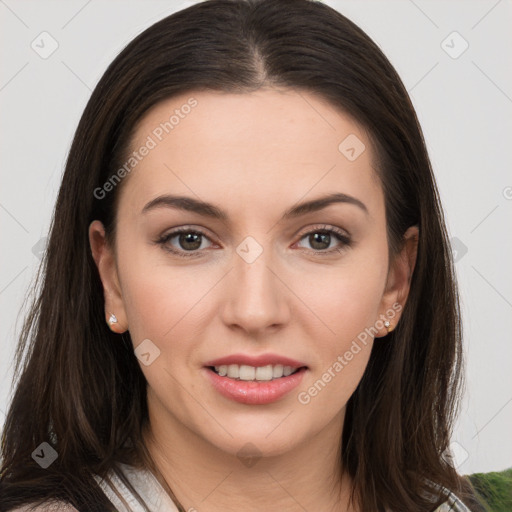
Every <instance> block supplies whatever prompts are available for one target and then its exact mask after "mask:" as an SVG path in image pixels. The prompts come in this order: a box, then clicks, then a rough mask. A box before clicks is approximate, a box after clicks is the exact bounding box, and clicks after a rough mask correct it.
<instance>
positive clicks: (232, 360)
mask: <svg viewBox="0 0 512 512" xmlns="http://www.w3.org/2000/svg"><path fill="white" fill-rule="evenodd" d="M223 364H238V365H241V364H245V365H247V366H267V365H269V364H272V365H276V364H282V365H283V366H292V367H293V368H300V367H301V366H306V367H307V365H306V364H304V363H301V362H300V361H297V360H295V359H290V358H289V357H285V356H280V355H278V354H260V355H258V356H249V355H247V354H231V355H229V356H225V357H220V358H218V359H213V360H211V361H208V362H207V363H205V365H204V366H221V365H223Z"/></svg>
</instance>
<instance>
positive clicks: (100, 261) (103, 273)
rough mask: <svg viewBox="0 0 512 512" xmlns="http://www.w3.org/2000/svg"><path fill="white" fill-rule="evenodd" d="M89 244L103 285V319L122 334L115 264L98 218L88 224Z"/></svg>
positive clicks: (124, 323) (123, 319)
mask: <svg viewBox="0 0 512 512" xmlns="http://www.w3.org/2000/svg"><path fill="white" fill-rule="evenodd" d="M89 244H90V247H91V252H92V257H93V259H94V262H95V263H96V267H97V269H98V273H99V275H100V279H101V282H102V285H103V291H104V300H105V313H104V314H105V321H106V323H107V324H108V326H109V327H110V329H111V330H112V331H113V332H115V333H118V334H122V333H123V332H125V331H126V330H127V329H128V322H127V319H126V314H125V310H124V304H123V298H122V293H121V288H120V285H119V279H118V275H117V265H116V260H115V255H114V251H113V249H112V248H111V247H110V246H109V244H108V242H107V240H106V236H105V228H104V226H103V224H102V223H101V222H100V221H99V220H95V221H93V222H91V224H90V226H89Z"/></svg>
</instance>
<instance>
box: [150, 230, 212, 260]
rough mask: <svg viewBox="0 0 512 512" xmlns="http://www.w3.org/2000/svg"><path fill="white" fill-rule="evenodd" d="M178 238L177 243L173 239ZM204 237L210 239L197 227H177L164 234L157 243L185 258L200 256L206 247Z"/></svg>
mask: <svg viewBox="0 0 512 512" xmlns="http://www.w3.org/2000/svg"><path fill="white" fill-rule="evenodd" d="M174 238H176V242H175V243H176V244H177V245H178V248H176V246H175V245H173V244H172V243H171V241H172V240H173V239H174ZM202 239H206V240H210V239H209V237H208V236H207V235H206V234H205V233H203V232H202V231H199V230H197V229H191V228H188V227H186V226H185V227H181V228H177V229H175V230H173V231H171V232H170V233H167V234H166V235H164V236H162V237H161V238H159V239H158V240H157V243H158V244H160V245H162V246H163V247H164V249H165V250H167V251H169V252H171V253H173V254H176V255H177V256H180V257H183V258H191V257H197V256H200V255H201V254H200V251H202V250H203V249H204V245H203V241H204V240H202Z"/></svg>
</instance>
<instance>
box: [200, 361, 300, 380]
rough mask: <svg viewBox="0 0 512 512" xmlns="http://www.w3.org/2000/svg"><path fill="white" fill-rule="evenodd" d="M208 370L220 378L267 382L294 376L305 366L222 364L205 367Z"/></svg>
mask: <svg viewBox="0 0 512 512" xmlns="http://www.w3.org/2000/svg"><path fill="white" fill-rule="evenodd" d="M207 368H208V369H209V370H211V371H212V372H214V373H216V374H217V375H219V376H220V377H227V378H228V379H232V380H237V381H246V382H250V381H253V382H269V381H274V380H278V379H282V378H283V377H289V376H290V375H294V374H296V373H297V372H298V371H300V370H301V369H302V368H304V369H306V368H307V367H306V366H299V367H293V366H287V365H282V364H275V365H274V364H268V365H265V366H250V365H246V364H241V365H239V364H229V365H227V364H222V365H218V366H207Z"/></svg>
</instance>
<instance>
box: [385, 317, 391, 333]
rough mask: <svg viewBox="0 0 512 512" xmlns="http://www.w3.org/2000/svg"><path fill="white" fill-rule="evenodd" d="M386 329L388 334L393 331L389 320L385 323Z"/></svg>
mask: <svg viewBox="0 0 512 512" xmlns="http://www.w3.org/2000/svg"><path fill="white" fill-rule="evenodd" d="M384 327H385V328H386V329H387V330H388V334H389V333H390V332H391V331H392V330H393V327H391V322H390V321H389V320H386V321H385V322H384Z"/></svg>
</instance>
